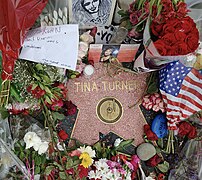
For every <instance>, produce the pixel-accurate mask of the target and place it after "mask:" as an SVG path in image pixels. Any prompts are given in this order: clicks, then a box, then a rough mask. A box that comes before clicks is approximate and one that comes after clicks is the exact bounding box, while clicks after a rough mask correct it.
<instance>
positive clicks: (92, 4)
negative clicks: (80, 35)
mask: <svg viewBox="0 0 202 180" xmlns="http://www.w3.org/2000/svg"><path fill="white" fill-rule="evenodd" d="M115 3H116V0H70V1H69V21H70V23H78V24H79V25H80V26H81V27H84V26H85V27H86V26H87V27H88V26H95V25H99V26H103V25H109V24H111V21H112V18H113V13H114V7H115Z"/></svg>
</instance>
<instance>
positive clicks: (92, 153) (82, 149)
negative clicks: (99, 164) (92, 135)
mask: <svg viewBox="0 0 202 180" xmlns="http://www.w3.org/2000/svg"><path fill="white" fill-rule="evenodd" d="M78 150H79V151H81V153H84V152H86V153H88V154H89V156H90V157H91V158H94V157H95V151H94V150H92V148H91V147H90V146H87V147H85V146H83V147H80V148H79V149H78Z"/></svg>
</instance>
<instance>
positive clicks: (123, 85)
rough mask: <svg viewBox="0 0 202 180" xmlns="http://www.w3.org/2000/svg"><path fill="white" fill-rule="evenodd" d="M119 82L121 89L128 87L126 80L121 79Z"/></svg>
mask: <svg viewBox="0 0 202 180" xmlns="http://www.w3.org/2000/svg"><path fill="white" fill-rule="evenodd" d="M121 84H122V90H124V89H128V84H127V81H126V82H124V81H121Z"/></svg>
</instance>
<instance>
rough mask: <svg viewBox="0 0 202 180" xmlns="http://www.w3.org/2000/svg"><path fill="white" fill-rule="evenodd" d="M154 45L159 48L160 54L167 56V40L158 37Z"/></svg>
mask: <svg viewBox="0 0 202 180" xmlns="http://www.w3.org/2000/svg"><path fill="white" fill-rule="evenodd" d="M154 45H155V47H156V49H157V50H158V52H159V54H160V55H162V56H165V55H166V54H167V47H166V45H165V42H164V41H163V40H161V39H158V40H157V41H155V42H154Z"/></svg>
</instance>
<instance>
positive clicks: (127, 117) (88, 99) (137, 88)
mask: <svg viewBox="0 0 202 180" xmlns="http://www.w3.org/2000/svg"><path fill="white" fill-rule="evenodd" d="M145 86H146V75H145V74H144V75H135V74H132V73H126V72H121V73H120V74H118V75H115V76H112V77H110V76H109V75H108V74H107V68H106V66H104V65H103V64H101V63H97V64H95V73H94V74H93V75H92V77H91V78H86V77H85V76H82V77H79V78H77V79H73V80H70V81H69V83H68V95H69V99H70V100H71V101H72V102H73V103H75V104H76V105H77V106H78V108H79V109H80V112H79V115H78V119H77V122H76V125H75V128H74V132H73V137H74V138H76V139H78V140H79V141H81V142H82V143H87V144H93V143H95V142H96V141H98V140H99V132H101V133H103V134H107V133H108V132H110V131H112V132H114V133H116V134H118V135H119V136H121V137H122V138H124V139H130V138H134V139H135V141H134V144H135V145H138V144H140V143H142V142H143V138H142V136H143V125H144V124H145V123H146V121H145V120H144V117H143V115H142V113H141V110H140V109H139V106H138V105H137V106H135V107H133V108H129V106H131V105H133V104H135V102H137V101H138V100H139V98H141V96H142V94H143V92H144V89H145ZM111 96H112V97H115V98H116V99H118V100H119V101H120V102H121V104H122V105H123V116H122V117H121V119H120V120H119V121H118V122H117V123H115V124H106V123H103V122H102V121H101V120H99V118H98V117H97V115H96V106H97V104H98V102H99V101H100V100H101V99H103V98H104V97H111Z"/></svg>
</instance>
